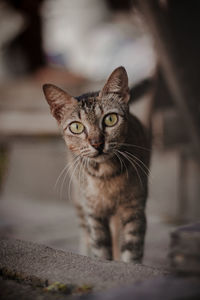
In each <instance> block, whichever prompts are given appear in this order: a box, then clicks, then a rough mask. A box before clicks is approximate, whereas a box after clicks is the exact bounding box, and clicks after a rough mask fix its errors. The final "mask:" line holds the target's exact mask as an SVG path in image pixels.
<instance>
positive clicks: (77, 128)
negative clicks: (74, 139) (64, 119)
mask: <svg viewBox="0 0 200 300" xmlns="http://www.w3.org/2000/svg"><path fill="white" fill-rule="evenodd" d="M69 129H70V130H71V132H72V133H76V134H80V133H82V132H83V130H84V126H83V124H82V123H80V122H73V123H71V124H70V125H69Z"/></svg>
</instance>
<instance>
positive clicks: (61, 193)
mask: <svg viewBox="0 0 200 300" xmlns="http://www.w3.org/2000/svg"><path fill="white" fill-rule="evenodd" d="M79 159H80V157H79V156H77V157H76V158H75V160H73V161H72V162H71V164H70V166H69V167H68V170H67V172H66V173H65V176H64V178H63V181H62V185H61V188H60V199H61V198H62V195H63V188H64V183H65V181H66V178H67V175H68V173H69V172H70V170H71V169H72V168H73V167H74V165H75V164H76V163H77V161H79Z"/></svg>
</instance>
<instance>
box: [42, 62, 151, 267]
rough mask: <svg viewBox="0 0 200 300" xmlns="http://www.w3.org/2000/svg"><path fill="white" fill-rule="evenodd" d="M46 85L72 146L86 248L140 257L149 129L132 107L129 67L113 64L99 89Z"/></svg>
mask: <svg viewBox="0 0 200 300" xmlns="http://www.w3.org/2000/svg"><path fill="white" fill-rule="evenodd" d="M43 90H44V94H45V97H46V99H47V102H48V104H49V105H50V109H51V113H52V114H53V116H54V117H55V118H56V120H57V121H58V124H59V126H60V128H61V130H62V133H63V137H64V140H65V142H66V145H67V147H68V149H69V150H70V160H71V162H72V163H73V172H72V173H73V184H74V187H75V193H76V197H75V199H74V201H75V205H76V208H77V211H78V215H79V218H80V220H81V227H82V229H83V232H82V236H83V240H84V241H85V244H86V247H85V248H86V250H88V248H89V251H90V252H91V253H92V254H93V255H94V256H97V257H100V258H104V259H109V260H110V259H120V258H121V259H122V260H123V261H125V262H136V263H138V262H141V260H142V257H143V246H144V236H145V230H146V217H145V203H146V199H147V193H148V186H147V182H148V174H147V172H148V167H149V160H150V152H151V151H150V139H149V138H148V133H147V131H146V129H145V128H144V127H143V125H142V124H141V123H140V121H139V120H138V119H137V118H136V117H134V116H133V115H131V114H130V113H129V98H130V93H129V88H128V77H127V73H126V70H125V68H124V67H118V68H117V69H115V70H114V71H113V72H112V74H111V75H110V77H109V78H108V80H107V82H106V84H105V85H104V87H103V89H102V90H101V91H98V92H92V93H88V94H84V95H81V96H79V97H73V96H71V95H69V94H68V93H67V92H64V91H63V90H61V89H60V88H58V87H56V86H54V85H52V84H45V85H44V86H43ZM119 234H120V236H121V238H119Z"/></svg>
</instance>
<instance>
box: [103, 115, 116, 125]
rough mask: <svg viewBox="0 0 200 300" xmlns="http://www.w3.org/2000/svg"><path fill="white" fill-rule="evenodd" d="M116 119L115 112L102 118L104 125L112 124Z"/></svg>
mask: <svg viewBox="0 0 200 300" xmlns="http://www.w3.org/2000/svg"><path fill="white" fill-rule="evenodd" d="M117 121H118V116H117V114H109V115H107V116H106V117H105V118H104V123H105V125H106V126H110V127H111V126H114V125H115V124H116V123H117Z"/></svg>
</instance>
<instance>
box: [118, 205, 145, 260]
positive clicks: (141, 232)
mask: <svg viewBox="0 0 200 300" xmlns="http://www.w3.org/2000/svg"><path fill="white" fill-rule="evenodd" d="M120 211H121V222H122V228H123V243H122V247H121V259H122V260H123V261H124V262H135V263H141V262H142V258H143V248H144V237H145V231H146V217H145V211H144V207H143V206H140V207H137V206H134V205H133V206H132V205H124V206H123V207H122V208H121V209H120Z"/></svg>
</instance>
